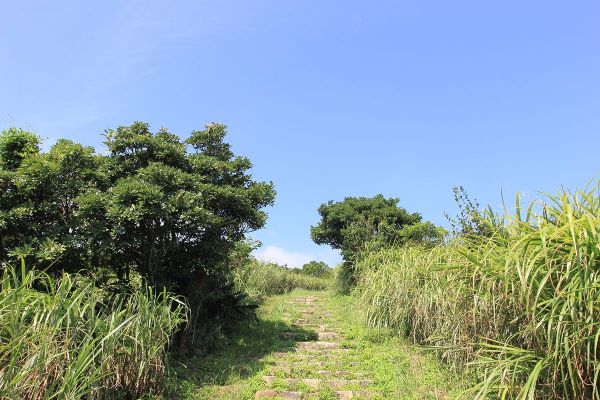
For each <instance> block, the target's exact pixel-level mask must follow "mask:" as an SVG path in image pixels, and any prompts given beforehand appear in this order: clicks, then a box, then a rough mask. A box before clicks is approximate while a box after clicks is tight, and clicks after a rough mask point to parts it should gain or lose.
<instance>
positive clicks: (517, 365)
mask: <svg viewBox="0 0 600 400" xmlns="http://www.w3.org/2000/svg"><path fill="white" fill-rule="evenodd" d="M516 210H517V211H516V213H515V214H514V215H507V216H505V217H504V220H503V221H502V223H501V224H498V223H497V222H498V221H497V220H495V221H493V222H494V225H495V226H497V227H498V229H497V230H496V231H495V233H494V234H493V235H491V237H487V238H486V237H470V238H463V239H460V240H456V241H455V242H453V243H451V244H449V245H446V246H441V247H436V248H434V249H421V248H391V249H383V250H379V251H377V252H373V253H368V254H366V255H365V256H364V257H363V258H362V260H360V261H359V262H358V263H357V275H358V277H359V278H358V286H357V294H358V295H359V297H360V300H359V304H361V305H362V307H363V311H364V314H365V318H366V321H367V323H368V324H369V325H370V326H373V327H388V328H393V329H397V330H399V331H400V332H402V333H403V334H404V335H406V336H407V337H409V338H411V339H412V340H413V341H414V342H415V343H418V344H422V345H427V346H428V347H430V348H432V349H434V350H435V351H437V352H438V354H439V355H440V357H441V358H442V359H444V360H446V361H447V362H449V363H450V365H451V366H453V367H455V368H463V367H465V366H466V367H468V368H469V370H470V371H471V372H472V373H474V374H475V375H476V376H477V377H478V379H477V381H478V382H479V383H478V384H477V385H476V386H475V387H473V388H472V389H471V390H470V391H469V393H468V397H469V398H477V399H482V398H507V399H594V400H597V399H600V379H599V378H600V361H599V358H600V344H599V343H600V277H599V273H600V196H599V190H598V188H595V189H594V190H590V191H585V192H577V193H574V194H571V193H567V192H562V193H560V194H559V195H557V196H546V197H545V198H544V199H543V201H541V202H534V203H531V204H530V205H529V207H528V208H527V211H526V212H525V213H524V215H522V212H521V210H522V208H521V206H520V204H519V201H518V199H517V207H516ZM536 210H537V212H536ZM490 222H491V221H490Z"/></svg>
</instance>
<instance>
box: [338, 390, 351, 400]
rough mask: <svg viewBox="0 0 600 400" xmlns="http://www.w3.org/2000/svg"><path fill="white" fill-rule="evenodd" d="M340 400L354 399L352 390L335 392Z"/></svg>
mask: <svg viewBox="0 0 600 400" xmlns="http://www.w3.org/2000/svg"><path fill="white" fill-rule="evenodd" d="M335 394H337V396H338V399H340V400H351V399H352V398H353V397H354V393H353V392H352V390H339V391H337V392H335Z"/></svg>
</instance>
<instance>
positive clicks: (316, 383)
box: [301, 378, 321, 389]
mask: <svg viewBox="0 0 600 400" xmlns="http://www.w3.org/2000/svg"><path fill="white" fill-rule="evenodd" d="M301 380H302V383H304V384H305V385H306V386H309V387H311V388H312V389H318V388H319V385H320V384H321V380H320V379H310V378H304V379H301Z"/></svg>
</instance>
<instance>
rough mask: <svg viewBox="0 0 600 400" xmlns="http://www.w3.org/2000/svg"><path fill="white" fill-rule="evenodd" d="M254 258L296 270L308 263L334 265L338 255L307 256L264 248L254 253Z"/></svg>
mask: <svg viewBox="0 0 600 400" xmlns="http://www.w3.org/2000/svg"><path fill="white" fill-rule="evenodd" d="M254 255H255V257H256V258H258V259H259V260H262V261H267V262H274V263H277V264H279V265H287V266H288V267H290V268H298V267H301V266H302V265H304V264H306V263H307V262H309V261H312V260H316V261H324V262H326V263H327V264H329V265H335V264H336V263H337V262H338V261H339V260H338V258H339V255H338V254H337V253H335V252H330V251H327V254H320V255H317V254H309V253H301V252H295V251H287V250H285V249H282V248H281V247H278V246H273V245H269V246H265V247H262V248H260V249H258V250H256V251H255V253H254Z"/></svg>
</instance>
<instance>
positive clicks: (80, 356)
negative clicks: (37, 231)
mask: <svg viewBox="0 0 600 400" xmlns="http://www.w3.org/2000/svg"><path fill="white" fill-rule="evenodd" d="M103 299H105V294H104V293H103V292H102V290H101V289H99V288H97V287H96V286H95V285H94V284H93V282H91V281H89V280H87V279H84V278H82V277H80V276H78V275H71V274H64V275H62V277H61V278H60V279H59V280H56V281H54V280H53V279H51V278H50V277H49V276H47V275H45V274H43V273H41V272H38V271H33V270H29V271H28V270H26V268H25V265H24V264H22V265H21V268H14V267H6V268H5V269H4V271H3V274H2V277H1V280H0V398H1V399H55V398H56V399H81V398H93V399H108V398H111V399H114V398H138V397H140V396H141V395H142V394H146V393H157V392H160V390H161V386H162V381H163V377H164V373H165V355H166V348H167V346H168V343H169V340H170V338H171V336H172V334H173V333H174V332H175V330H176V328H177V327H178V326H179V325H180V324H181V323H183V322H185V319H186V315H187V314H186V313H187V311H186V306H185V305H184V304H183V303H182V302H181V301H179V300H178V299H177V298H175V297H173V296H171V295H169V294H168V293H166V292H164V291H163V292H159V293H157V292H155V291H154V290H152V289H151V288H145V289H143V290H140V291H136V292H133V293H131V294H130V295H128V296H120V297H118V298H116V299H114V300H113V301H112V304H110V305H107V304H104V303H103Z"/></svg>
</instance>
